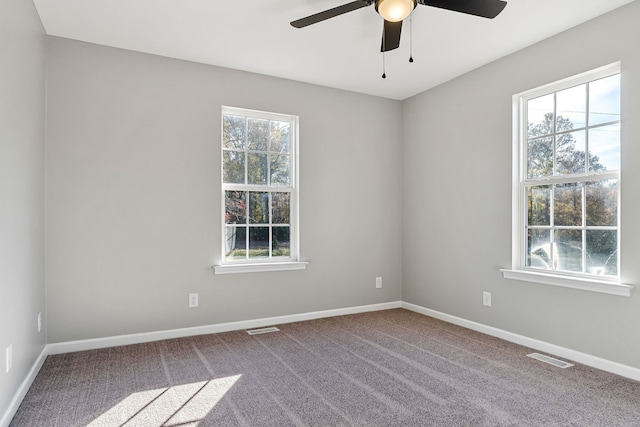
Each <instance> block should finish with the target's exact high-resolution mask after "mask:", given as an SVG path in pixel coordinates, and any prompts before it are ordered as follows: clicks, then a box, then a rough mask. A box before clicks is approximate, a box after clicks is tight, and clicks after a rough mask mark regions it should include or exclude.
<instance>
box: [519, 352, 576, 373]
mask: <svg viewBox="0 0 640 427" xmlns="http://www.w3.org/2000/svg"><path fill="white" fill-rule="evenodd" d="M527 356H529V357H531V358H534V359H536V360H539V361H541V362H544V363H548V364H550V365H553V366H556V367H558V368H563V369H564V368H568V367H570V366H573V364H572V363H569V362H565V361H564V360H558V359H555V358H553V357H551V356H545V355H544V354H540V353H531V354H527Z"/></svg>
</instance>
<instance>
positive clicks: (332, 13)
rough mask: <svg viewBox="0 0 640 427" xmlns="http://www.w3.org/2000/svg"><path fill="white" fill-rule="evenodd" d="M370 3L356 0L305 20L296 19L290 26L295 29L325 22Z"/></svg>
mask: <svg viewBox="0 0 640 427" xmlns="http://www.w3.org/2000/svg"><path fill="white" fill-rule="evenodd" d="M370 4H371V2H367V1H361V0H356V1H352V2H351V3H347V4H343V5H342V6H338V7H334V8H332V9H328V10H325V11H323V12H319V13H316V14H313V15H310V16H307V17H306V18H302V19H298V20H296V21H292V22H291V25H292V26H294V27H296V28H303V27H306V26H307V25H311V24H316V23H318V22H321V21H325V20H327V19H329V18H334V17H336V16H338V15H342V14H344V13H347V12H352V11H354V10H357V9H360V8H363V7H366V6H369V5H370Z"/></svg>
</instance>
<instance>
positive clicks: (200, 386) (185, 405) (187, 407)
mask: <svg viewBox="0 0 640 427" xmlns="http://www.w3.org/2000/svg"><path fill="white" fill-rule="evenodd" d="M240 377H241V375H234V376H231V377H225V378H218V379H214V380H209V381H200V382H195V383H190V384H183V385H177V386H173V387H166V388H159V389H155V390H146V391H140V392H137V393H133V394H131V395H129V396H128V397H127V398H126V399H124V400H122V401H121V402H120V403H118V404H117V405H116V406H114V407H113V408H111V409H109V410H108V411H107V412H105V413H104V414H102V415H100V416H99V417H98V418H96V419H95V420H94V421H92V422H91V423H90V424H88V425H87V427H125V426H126V427H136V426H145V427H150V426H157V427H170V426H181V427H183V426H193V427H196V426H197V425H198V424H199V423H200V421H202V420H203V419H204V418H205V417H206V416H207V414H208V413H209V412H211V410H212V409H213V408H214V407H215V406H216V404H217V403H218V402H219V401H220V399H222V397H223V396H224V395H225V394H226V393H227V392H228V391H229V390H230V389H231V387H233V386H234V384H235V383H236V381H238V379H239V378H240Z"/></svg>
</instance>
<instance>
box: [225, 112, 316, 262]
mask: <svg viewBox="0 0 640 427" xmlns="http://www.w3.org/2000/svg"><path fill="white" fill-rule="evenodd" d="M221 110H222V111H221V114H220V122H221V129H220V183H221V186H220V189H221V221H220V223H221V237H220V251H221V252H220V253H221V255H220V262H219V264H218V265H215V266H214V272H215V274H230V273H255V272H266V271H283V270H303V269H305V268H306V265H307V263H306V262H301V261H300V227H299V216H300V211H299V203H298V200H299V185H298V168H299V160H298V121H299V119H298V116H294V115H290V114H280V113H271V112H266V111H258V110H250V109H246V108H237V107H228V106H222V108H221ZM225 115H234V116H244V117H247V118H252V119H265V120H277V121H282V122H288V123H289V124H290V138H291V139H290V147H289V150H290V152H289V155H290V159H291V160H290V185H289V186H287V187H281V186H271V185H268V184H267V185H252V184H228V183H225V182H224V165H223V159H224V137H223V133H224V125H223V121H224V116H225ZM227 190H236V191H247V192H249V191H259V192H272V191H286V192H288V193H289V194H290V199H289V208H290V212H289V216H290V224H289V226H290V242H289V243H290V256H289V257H274V258H260V259H245V260H233V261H227V260H225V251H226V233H225V229H226V223H225V191H227ZM247 233H248V230H247Z"/></svg>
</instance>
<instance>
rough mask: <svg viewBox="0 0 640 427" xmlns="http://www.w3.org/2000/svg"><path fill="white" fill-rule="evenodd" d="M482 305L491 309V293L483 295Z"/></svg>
mask: <svg viewBox="0 0 640 427" xmlns="http://www.w3.org/2000/svg"><path fill="white" fill-rule="evenodd" d="M482 305H486V306H487V307H491V292H483V293H482Z"/></svg>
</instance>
